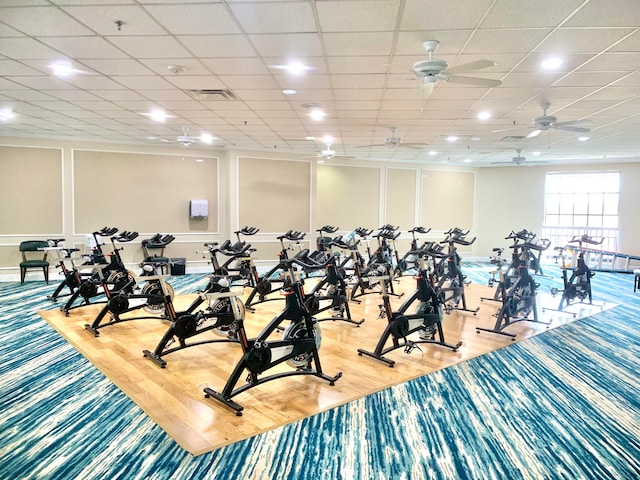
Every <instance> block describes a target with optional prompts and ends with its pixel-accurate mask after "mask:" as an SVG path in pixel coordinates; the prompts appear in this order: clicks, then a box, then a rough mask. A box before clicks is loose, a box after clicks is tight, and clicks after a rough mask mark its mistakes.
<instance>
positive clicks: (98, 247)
mask: <svg viewBox="0 0 640 480" xmlns="http://www.w3.org/2000/svg"><path fill="white" fill-rule="evenodd" d="M116 233H118V229H117V228H115V227H104V228H102V229H101V230H98V231H97V232H93V241H94V244H95V247H94V248H93V249H92V251H91V253H90V254H89V255H83V256H82V260H83V261H84V263H83V264H82V265H81V266H80V268H82V267H85V268H87V266H93V265H96V264H106V263H107V261H106V260H105V257H104V253H103V252H102V242H101V241H100V239H99V237H107V236H109V237H110V236H112V235H115V234H116ZM63 241H64V239H63V238H58V239H49V240H48V242H49V244H50V245H51V246H50V247H49V249H51V250H56V251H57V252H58V259H59V263H58V265H57V267H58V268H60V273H61V274H62V275H63V277H64V278H63V279H62V282H61V283H60V284H59V285H58V287H57V288H56V290H55V291H54V292H53V294H51V295H49V296H48V297H47V299H49V300H51V301H53V302H55V301H57V300H58V298H61V297H68V296H70V295H73V294H74V293H75V292H76V290H77V289H78V288H79V287H80V285H81V283H82V281H83V280H84V279H87V278H89V277H91V275H92V274H91V273H85V274H83V273H80V270H79V267H77V266H76V264H75V261H74V259H73V258H72V255H73V253H75V252H79V251H80V249H78V248H64V247H60V243H61V242H63ZM67 261H68V262H70V266H71V268H69V267H68V266H67ZM65 287H66V288H68V289H69V293H67V294H64V295H63V294H62V291H63V290H64V289H65Z"/></svg>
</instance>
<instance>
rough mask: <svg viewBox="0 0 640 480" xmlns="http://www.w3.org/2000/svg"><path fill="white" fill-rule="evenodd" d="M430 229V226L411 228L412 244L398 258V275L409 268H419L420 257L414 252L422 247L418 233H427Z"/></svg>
mask: <svg viewBox="0 0 640 480" xmlns="http://www.w3.org/2000/svg"><path fill="white" fill-rule="evenodd" d="M430 231H431V229H430V228H424V227H413V228H412V229H411V230H409V233H410V234H411V245H410V246H409V251H408V252H407V253H405V254H404V255H403V256H402V258H401V259H400V260H398V263H397V265H396V276H397V277H400V276H402V274H403V273H405V272H407V271H409V270H416V269H417V268H418V263H419V260H418V257H416V255H414V254H413V253H412V252H415V251H416V250H420V249H421V247H420V246H419V245H418V239H417V238H416V233H419V234H420V235H426V234H427V233H429V232H430Z"/></svg>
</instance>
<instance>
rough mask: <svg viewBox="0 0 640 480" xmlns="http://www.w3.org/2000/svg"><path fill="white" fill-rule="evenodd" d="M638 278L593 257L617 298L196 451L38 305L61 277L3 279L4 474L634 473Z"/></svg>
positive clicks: (604, 295)
mask: <svg viewBox="0 0 640 480" xmlns="http://www.w3.org/2000/svg"><path fill="white" fill-rule="evenodd" d="M471 267H472V268H468V271H467V274H468V276H469V278H470V279H472V280H473V281H477V282H484V281H486V275H487V272H488V269H487V268H486V267H485V266H482V265H473V266H471ZM554 273H555V272H554ZM552 274H553V273H552ZM196 280H197V281H195V282H194V277H192V276H187V277H183V278H180V279H176V280H175V281H174V280H172V282H171V283H172V285H174V287H175V289H176V291H177V292H178V293H186V292H187V291H193V290H195V289H196V288H197V287H198V286H202V285H198V282H200V283H202V282H201V281H200V280H201V277H198V278H196ZM554 282H555V283H554ZM540 283H541V288H551V287H552V286H553V285H556V284H557V283H558V281H557V279H556V280H554V279H541V282H540ZM632 283H633V279H632V277H631V276H627V275H620V274H618V275H616V274H606V273H598V274H597V275H596V277H594V286H593V288H594V294H595V300H598V301H609V302H615V303H618V304H621V306H620V307H617V308H614V309H613V310H607V311H604V312H601V313H598V314H596V315H594V316H592V317H589V318H586V319H582V320H579V321H576V322H574V323H571V324H567V325H564V326H561V327H558V328H556V329H553V330H551V331H549V332H546V333H544V334H542V335H538V336H536V337H533V338H531V339H528V340H523V341H521V342H519V343H516V344H513V345H509V346H508V347H506V348H502V349H500V350H498V351H496V352H493V353H490V354H487V355H484V356H482V357H478V358H475V359H472V360H470V361H467V362H464V363H461V364H458V365H456V366H453V367H450V368H448V369H445V370H442V371H439V372H436V373H433V374H431V375H428V376H426V377H422V378H419V379H416V380H414V381H411V382H408V383H406V384H403V385H399V386H397V387H393V388H389V389H387V390H384V391H382V392H379V393H376V394H373V395H370V396H368V397H365V398H362V399H360V400H357V401H355V402H352V403H349V404H347V405H344V406H342V407H338V408H336V409H333V410H330V411H328V412H324V413H321V414H318V415H315V416H313V417H310V418H308V419H305V420H303V421H300V422H297V423H295V424H291V425H287V426H285V427H282V428H280V429H277V430H274V431H271V432H267V433H265V434H262V435H258V436H256V437H253V438H251V439H248V440H246V441H242V442H238V443H236V444H233V445H230V446H228V447H224V448H221V449H219V450H217V451H214V452H212V453H210V454H205V455H202V456H199V457H197V458H194V457H191V456H189V455H188V454H186V453H185V452H184V450H182V449H181V448H180V447H179V446H178V445H177V444H175V443H174V442H173V441H172V440H171V439H170V438H169V437H168V436H167V435H166V434H165V433H164V432H163V431H162V430H161V429H160V428H159V427H158V426H157V425H155V423H154V422H153V421H152V420H150V419H149V418H148V417H147V416H146V415H145V414H144V413H143V412H142V411H141V410H140V409H139V408H138V407H137V406H136V405H135V404H134V403H133V402H132V401H130V400H129V399H128V398H127V397H126V396H125V395H124V394H123V393H121V392H120V390H119V389H118V388H116V387H115V386H114V385H112V384H111V383H110V382H109V381H108V380H107V379H106V378H105V377H104V376H103V375H102V374H101V373H100V372H99V371H98V370H97V369H95V368H94V367H93V366H92V365H91V364H89V363H88V362H87V360H85V358H84V357H83V356H82V355H80V354H79V353H77V352H76V351H75V350H74V349H73V348H72V347H70V346H69V345H68V344H67V343H66V342H65V341H64V340H63V339H62V338H61V337H60V336H59V335H58V334H57V333H56V332H55V331H54V330H53V329H52V328H51V327H49V326H48V325H47V324H46V322H45V321H44V320H42V319H41V318H40V317H39V315H37V314H36V311H37V310H39V309H43V308H51V305H50V304H49V303H48V302H47V301H46V300H44V299H45V297H46V295H47V293H50V292H51V291H53V288H55V285H52V286H46V285H44V283H43V282H29V283H28V284H26V285H25V286H23V287H21V286H20V285H19V284H17V283H2V284H0V318H1V319H2V321H0V411H1V412H2V414H1V415H0V478H1V479H5V478H6V479H75V478H77V479H83V480H85V479H86V480H89V479H105V478H110V479H115V478H118V479H170V478H171V479H201V478H207V479H208V478H216V479H275V478H278V479H311V478H313V479H407V480H409V479H411V480H413V479H423V478H424V479H427V478H428V479H440V478H441V479H466V478H469V479H471V478H473V479H492V478H495V479H507V478H508V479H519V478H522V479H543V478H545V479H546V478H548V479H556V478H566V479H577V478H583V479H592V478H593V479H601V478H602V479H604V478H610V479H635V478H640V440H639V439H640V380H639V379H638V372H639V371H640V368H639V367H640V333H639V332H640V319H639V318H640V308H639V304H638V299H637V297H635V296H634V294H633V287H632ZM558 286H559V285H558ZM639 295H640V294H639Z"/></svg>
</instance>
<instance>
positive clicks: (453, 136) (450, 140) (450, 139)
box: [447, 135, 458, 142]
mask: <svg viewBox="0 0 640 480" xmlns="http://www.w3.org/2000/svg"><path fill="white" fill-rule="evenodd" d="M456 140H458V137H456V136H455V135H449V136H448V137H447V142H455V141H456Z"/></svg>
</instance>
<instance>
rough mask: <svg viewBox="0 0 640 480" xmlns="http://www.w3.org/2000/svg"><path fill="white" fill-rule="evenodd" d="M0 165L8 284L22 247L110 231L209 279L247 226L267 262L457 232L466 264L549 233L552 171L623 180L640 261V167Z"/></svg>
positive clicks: (627, 231) (165, 155)
mask: <svg viewBox="0 0 640 480" xmlns="http://www.w3.org/2000/svg"><path fill="white" fill-rule="evenodd" d="M197 158H202V159H205V162H202V163H200V162H195V160H196V159H197ZM0 166H1V167H2V176H0V182H2V184H1V186H2V188H1V189H0V198H2V210H1V215H2V217H1V222H0V229H1V231H0V274H17V264H18V263H19V254H18V251H17V245H18V244H19V242H20V241H22V240H25V239H31V238H34V239H45V238H50V237H64V238H66V239H67V244H68V245H76V246H81V247H83V246H84V244H85V240H86V238H85V236H86V234H87V233H89V232H90V231H92V230H93V229H97V228H100V227H102V226H104V225H107V224H111V225H115V226H118V227H120V228H121V229H128V230H138V231H139V232H140V239H142V238H145V236H150V235H152V234H154V233H171V234H173V235H175V236H176V241H175V242H174V243H172V244H171V245H170V246H169V247H168V249H167V251H166V252H165V253H166V254H167V255H168V256H170V257H186V258H187V259H188V261H189V265H190V266H191V267H201V268H208V267H207V260H206V258H203V255H202V253H201V252H202V250H203V245H202V244H203V243H204V242H207V241H224V240H226V239H227V238H235V236H234V234H233V232H234V231H235V230H237V229H239V228H240V227H242V226H244V225H250V226H255V227H258V228H260V233H259V234H258V235H255V236H254V237H250V238H249V239H248V241H250V242H251V243H252V244H254V246H255V247H256V248H257V249H258V252H257V253H256V257H257V258H258V259H259V261H260V262H265V263H267V262H270V261H272V259H273V258H275V253H276V252H277V251H278V250H279V243H278V241H277V240H276V237H277V235H279V234H282V233H284V232H285V231H286V230H288V229H294V230H300V231H304V232H308V235H307V238H306V240H305V243H304V244H303V247H305V248H313V240H314V237H315V229H316V228H318V227H319V226H322V225H324V224H332V225H336V226H338V227H340V230H341V232H346V231H350V230H352V229H353V228H355V227H356V226H365V227H368V228H373V229H375V228H378V227H379V226H381V225H382V224H384V223H391V224H394V225H399V226H400V227H401V230H402V231H403V232H404V233H403V235H402V237H401V238H400V240H399V242H398V243H399V245H400V246H401V248H405V247H404V246H406V245H408V240H409V239H410V238H411V236H410V235H409V234H408V233H406V231H407V230H408V229H409V228H411V227H413V226H417V225H421V226H423V227H429V228H432V229H433V230H432V233H431V234H430V235H429V236H428V238H430V239H441V238H442V232H443V231H444V230H446V229H449V228H451V227H454V226H458V227H461V228H465V229H471V230H472V233H471V235H473V236H477V237H478V240H477V242H476V244H474V245H473V248H472V249H469V253H467V255H466V258H469V257H485V258H486V257H488V256H489V255H490V253H491V249H492V248H493V247H495V246H505V240H504V237H505V236H506V235H507V234H508V233H509V232H510V231H511V230H512V229H522V228H527V229H530V230H533V231H539V230H540V226H541V222H542V212H543V208H544V196H543V193H544V174H545V172H547V171H549V170H581V171H584V170H589V171H591V170H605V169H606V170H611V169H618V170H619V171H620V172H621V174H622V175H621V178H622V182H621V196H620V199H621V205H620V226H621V230H622V234H621V242H620V250H621V251H623V252H624V253H629V254H636V255H640V245H638V242H637V239H638V238H640V222H638V220H637V215H636V208H637V207H636V206H637V205H638V204H639V202H640V198H639V197H640V191H639V189H638V188H637V187H636V186H637V185H638V184H640V164H639V163H628V164H616V165H589V166H582V167H579V166H571V167H563V168H562V169H560V168H554V167H550V166H546V165H545V166H530V167H529V166H521V167H504V168H477V169H472V168H464V167H459V168H458V169H456V170H453V169H440V168H438V167H437V166H431V165H429V166H422V165H416V164H409V163H407V164H393V165H392V164H388V163H384V162H375V163H372V162H365V161H358V160H353V161H349V162H348V163H346V162H345V161H344V160H338V159H336V160H335V161H334V162H327V163H325V164H322V165H316V163H315V160H313V159H308V158H304V157H301V156H296V155H290V154H289V155H287V154H279V155H277V156H274V155H273V153H268V152H249V151H219V150H215V149H210V150H195V149H189V150H185V149H180V148H177V147H151V146H149V147H145V146H122V145H109V144H97V143H96V144H91V143H82V142H69V141H53V140H30V139H18V138H0ZM34 185H38V187H37V188H35V187H34ZM191 198H206V199H208V200H209V218H208V219H207V220H206V221H202V220H190V219H189V218H188V212H187V208H188V200H189V199H191ZM40 205H44V206H45V207H44V210H43V209H41V208H40ZM43 212H46V213H43ZM124 257H125V261H127V262H129V263H135V262H138V261H140V260H141V257H142V251H141V248H140V244H139V241H137V242H133V243H132V244H129V245H127V246H126V248H125V250H124ZM52 278H55V277H54V276H53V275H52Z"/></svg>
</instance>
